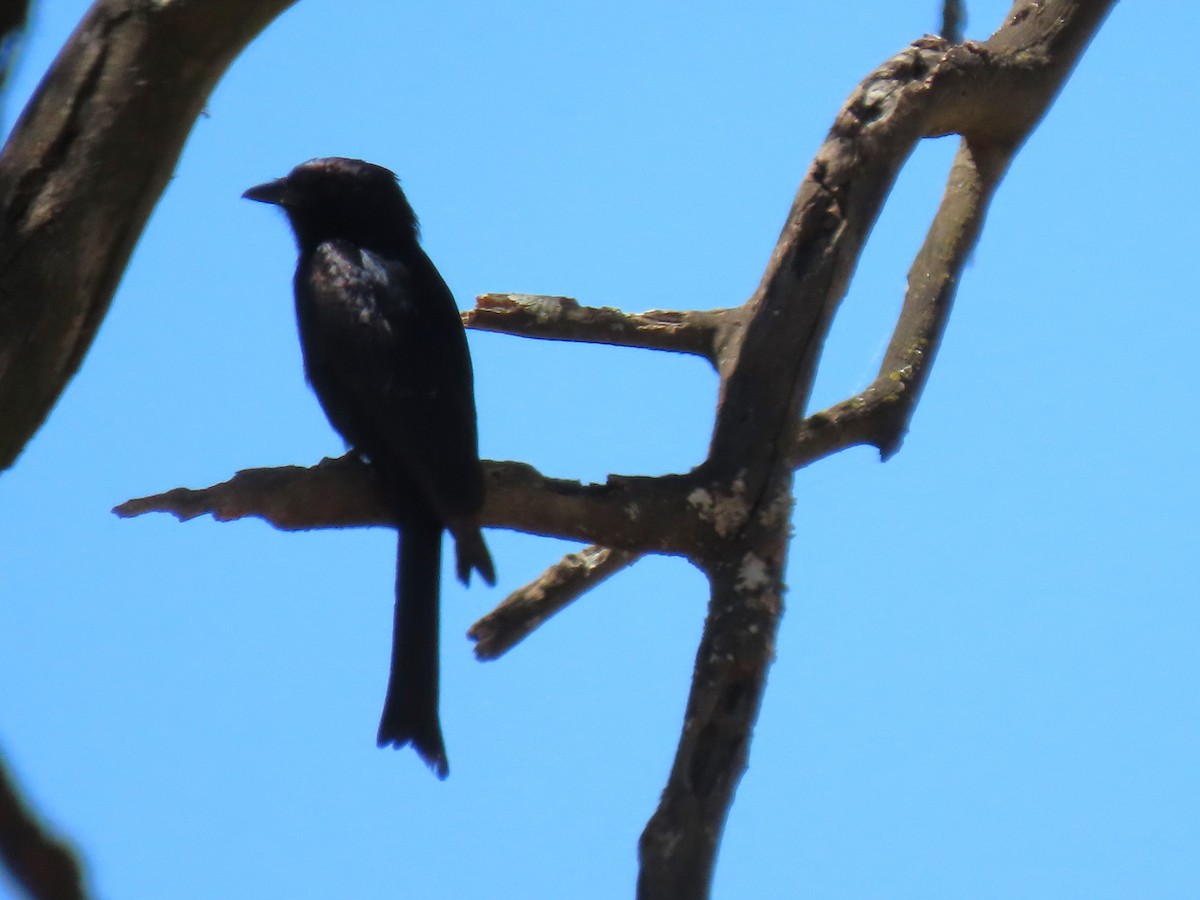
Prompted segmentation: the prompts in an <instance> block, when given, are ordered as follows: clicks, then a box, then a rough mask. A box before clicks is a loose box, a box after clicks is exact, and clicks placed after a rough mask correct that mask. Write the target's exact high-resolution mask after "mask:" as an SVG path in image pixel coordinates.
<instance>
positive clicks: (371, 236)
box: [242, 157, 496, 778]
mask: <svg viewBox="0 0 1200 900" xmlns="http://www.w3.org/2000/svg"><path fill="white" fill-rule="evenodd" d="M242 196H243V197H246V198H247V199H250V200H258V201H260V202H262V203H273V204H275V205H276V206H280V207H282V208H283V210H284V212H285V213H287V217H288V221H289V222H290V223H291V226H292V230H293V231H294V232H295V235H296V243H297V244H298V245H299V249H300V258H299V261H298V262H297V265H296V276H295V280H294V287H295V295H296V321H297V324H298V325H299V329H300V345H301V348H302V349H303V352H304V369H305V373H306V374H307V376H308V383H309V384H310V385H312V389H313V391H315V392H316V395H317V399H318V400H320V401H321V406H322V407H323V408H324V410H325V415H326V416H327V417H328V418H329V422H330V424H331V425H333V427H334V428H335V429H337V431H338V432H339V433H340V434H341V435H342V437H343V438H344V439H345V440H346V442H347V443H348V444H349V445H350V446H351V447H352V448H353V449H354V451H356V452H357V453H359V454H360V455H361V456H363V457H365V458H366V460H367V461H368V462H369V463H370V465H371V467H372V468H373V469H374V471H375V473H376V474H377V476H378V478H379V481H380V483H381V485H382V487H383V490H384V491H386V493H387V495H388V496H389V497H390V498H391V500H392V502H393V504H394V509H395V515H396V522H397V525H398V528H399V532H400V538H399V550H398V559H397V563H396V611H395V621H394V627H393V633H392V665H391V673H390V676H389V678H388V687H387V696H386V698H385V700H384V704H383V716H382V718H381V720H380V722H379V735H378V744H379V746H381V747H384V746H387V745H389V744H390V745H393V746H396V747H403V746H404V745H405V744H408V743H411V744H412V745H413V747H414V748H415V749H416V751H417V753H419V754H420V756H421V758H422V759H423V760H424V761H425V762H426V763H427V764H428V765H429V766H430V768H432V769H433V770H434V772H436V773H437V775H438V777H439V778H445V777H446V775H447V774H448V773H449V771H450V767H449V764H448V763H447V761H446V748H445V745H444V744H443V742H442V729H441V725H440V724H439V722H438V592H439V583H440V580H441V553H442V549H441V548H442V531H443V529H447V530H449V531H450V532H451V533H452V534H453V535H454V539H455V546H456V550H457V564H458V577H459V579H461V580H462V582H463V583H464V584H465V583H466V582H467V581H468V579H469V577H470V573H471V570H472V569H474V570H476V571H478V572H479V574H480V575H481V576H483V579H484V580H485V581H486V582H487V583H488V584H495V581H496V575H495V570H494V569H493V567H492V559H491V556H490V555H489V554H488V550H487V546H486V545H485V544H484V542H483V535H482V533H481V532H480V530H479V521H478V516H479V511H480V509H481V508H482V507H483V494H484V486H483V469H482V467H481V465H480V462H479V442H478V438H477V435H476V425H475V394H474V386H473V378H472V373H471V357H470V355H469V353H468V351H467V339H466V334H465V333H464V331H463V326H462V320H461V319H460V318H459V314H458V307H457V306H456V305H455V303H454V297H453V296H452V295H451V294H450V289H449V288H448V287H446V283H445V281H443V280H442V276H441V275H440V274H438V270H437V269H436V268H434V265H433V263H432V262H430V260H429V257H428V256H426V255H425V251H423V250H422V249H421V247H420V244H419V243H418V238H419V229H418V226H417V218H416V216H415V215H414V214H413V211H412V207H411V206H409V204H408V199H407V198H406V197H405V196H404V192H403V191H401V190H400V185H399V184H398V182H397V181H396V176H395V175H394V174H393V173H392V172H390V171H388V170H387V169H385V168H383V167H381V166H376V165H373V164H371V163H368V162H363V161H362V160H358V159H342V158H340V157H332V158H329V159H314V160H310V161H308V162H306V163H302V164H300V165H298V166H296V168H294V169H292V171H291V172H290V173H289V174H288V175H287V176H286V177H284V178H280V179H278V180H277V181H271V182H268V183H267V184H260V185H258V186H257V187H252V188H250V190H248V191H246V193H244V194H243V195H242Z"/></svg>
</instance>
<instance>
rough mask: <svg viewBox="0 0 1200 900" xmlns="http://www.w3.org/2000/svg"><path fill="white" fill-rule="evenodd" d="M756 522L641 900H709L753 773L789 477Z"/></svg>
mask: <svg viewBox="0 0 1200 900" xmlns="http://www.w3.org/2000/svg"><path fill="white" fill-rule="evenodd" d="M771 488H772V496H773V497H774V501H773V502H772V503H770V504H768V506H767V508H768V509H769V510H770V512H769V514H765V515H763V516H760V517H758V518H757V519H756V520H755V521H754V522H753V523H751V524H750V526H749V527H748V528H747V529H746V530H745V531H744V532H742V534H741V535H740V537H739V540H737V541H732V542H730V544H729V545H728V546H727V547H726V548H725V549H726V552H725V553H724V554H722V557H721V560H720V561H719V562H716V563H713V564H708V565H706V571H707V574H708V577H709V585H710V590H711V594H710V599H709V604H708V615H707V617H706V619H705V622H704V634H703V637H702V638H701V640H700V646H699V648H698V649H697V651H696V664H695V669H694V671H693V674H692V687H691V693H690V694H689V696H688V703H687V710H686V711H685V713H684V721H683V730H682V733H681V735H680V738H679V746H678V749H677V750H676V753H675V762H674V764H673V765H672V767H671V775H670V778H669V779H668V781H667V786H666V788H665V789H664V790H663V793H662V797H661V799H660V800H659V805H658V809H657V810H656V811H655V813H654V815H653V816H652V817H651V819H650V821H649V823H648V824H647V825H646V828H645V830H644V831H643V832H642V837H641V841H640V843H639V846H638V851H639V852H638V856H639V860H640V863H641V870H640V873H639V877H638V897H639V900H668V898H669V900H704V898H706V897H708V891H709V883H710V882H711V879H712V872H713V866H714V864H715V861H716V851H717V846H718V844H719V842H720V839H721V832H722V830H723V829H724V825H725V819H726V817H727V816H728V814H729V808H730V806H731V805H732V803H733V794H734V791H735V790H736V788H737V784H738V781H739V780H740V779H741V777H742V774H743V773H744V772H745V769H746V764H747V760H748V758H749V753H750V736H751V732H752V731H753V729H754V723H755V721H756V720H757V719H758V710H759V707H760V705H761V703H762V696H763V690H764V688H765V687H766V675H767V669H768V668H770V665H771V661H772V660H773V659H774V656H775V638H776V634H777V633H778V630H779V621H780V618H781V616H782V612H783V572H784V568H785V566H786V563H787V547H788V538H789V536H790V522H791V511H792V503H791V489H790V488H791V478H790V475H788V474H784V475H782V476H781V477H777V478H776V479H775V480H774V482H773V484H772V486H771Z"/></svg>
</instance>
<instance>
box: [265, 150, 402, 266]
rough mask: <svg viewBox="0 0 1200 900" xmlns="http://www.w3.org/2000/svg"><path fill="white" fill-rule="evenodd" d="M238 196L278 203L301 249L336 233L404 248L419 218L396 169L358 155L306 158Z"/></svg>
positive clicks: (384, 246) (362, 241)
mask: <svg viewBox="0 0 1200 900" xmlns="http://www.w3.org/2000/svg"><path fill="white" fill-rule="evenodd" d="M242 196H243V197H245V198H246V199H247V200H257V201H259V202H260V203H271V204H274V205H275V206H279V207H281V208H282V209H283V211H284V212H286V213H287V217H288V220H289V221H290V222H291V224H292V230H293V231H295V232H296V240H297V241H298V242H299V244H300V248H301V250H304V249H306V248H312V247H315V246H316V245H317V244H319V243H321V242H322V241H327V240H334V239H339V238H340V239H343V240H349V241H352V242H354V243H355V244H358V245H360V246H364V247H368V248H371V249H375V250H380V251H384V252H386V251H402V250H403V249H405V248H406V247H409V246H412V245H414V244H415V243H416V241H417V238H418V227H417V217H416V215H414V213H413V211H412V207H411V206H409V205H408V198H406V197H405V196H404V192H403V191H402V190H400V184H399V183H398V182H397V180H396V176H395V174H393V173H392V172H391V171H389V170H388V169H385V168H383V166H377V165H375V164H373V163H369V162H364V161H363V160H361V159H345V158H343V157H340V156H331V157H327V158H324V159H310V160H309V161H308V162H305V163H301V164H300V165H298V166H296V168H294V169H292V171H291V172H289V173H288V174H287V175H285V176H284V177H283V178H278V179H276V180H275V181H268V182H267V183H266V184H260V185H256V186H255V187H252V188H250V190H248V191H246V192H245V193H244V194H242Z"/></svg>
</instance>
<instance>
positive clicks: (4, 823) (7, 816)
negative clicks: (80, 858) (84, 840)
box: [0, 765, 84, 900]
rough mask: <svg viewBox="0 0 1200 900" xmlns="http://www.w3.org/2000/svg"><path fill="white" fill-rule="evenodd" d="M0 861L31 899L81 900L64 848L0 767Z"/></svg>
mask: <svg viewBox="0 0 1200 900" xmlns="http://www.w3.org/2000/svg"><path fill="white" fill-rule="evenodd" d="M0 860H3V862H4V866H5V868H6V869H8V871H9V873H10V874H11V875H12V877H13V880H14V881H16V883H17V884H19V885H20V886H21V887H22V888H23V889H24V890H25V891H26V892H27V893H28V894H29V896H30V897H32V898H34V900H82V898H83V896H84V893H83V876H82V875H81V874H80V871H79V863H78V862H76V860H75V856H74V854H73V853H72V852H71V851H70V849H68V848H67V847H66V845H64V844H62V843H60V842H58V841H56V840H54V838H52V837H50V835H48V834H47V833H46V832H45V831H44V830H43V829H42V827H41V825H40V824H38V821H37V817H36V816H34V814H33V812H32V811H31V810H30V809H29V807H27V806H26V805H25V803H24V802H22V800H21V798H20V796H18V794H17V789H16V786H15V785H14V784H13V782H12V780H11V779H10V778H9V776H8V773H7V772H6V771H5V770H4V767H3V765H0Z"/></svg>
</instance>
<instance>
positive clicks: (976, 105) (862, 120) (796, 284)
mask: <svg viewBox="0 0 1200 900" xmlns="http://www.w3.org/2000/svg"><path fill="white" fill-rule="evenodd" d="M1112 2H1113V0H1100V2H1098V0H1086V2H1085V0H1046V2H1042V3H1036V4H1025V3H1018V4H1017V5H1016V6H1015V7H1014V12H1013V13H1012V14H1011V15H1010V17H1009V19H1008V20H1007V21H1006V23H1005V25H1004V26H1003V27H1002V28H1001V29H1000V30H999V31H998V32H997V33H996V34H995V35H994V36H993V37H992V38H991V39H989V40H988V41H987V42H986V43H984V44H970V43H968V44H963V45H958V46H950V45H949V44H947V42H946V41H944V40H941V39H939V38H923V39H922V40H919V41H917V42H916V43H914V44H913V45H912V46H911V47H909V48H908V49H906V50H905V51H903V52H902V53H900V54H898V55H897V56H895V57H893V58H892V59H891V60H889V61H888V62H886V63H885V64H884V65H882V66H881V67H879V68H878V69H877V70H876V71H875V72H874V73H872V74H871V75H870V76H869V77H868V78H867V79H865V80H864V81H863V82H862V84H860V85H859V86H858V88H857V89H855V91H854V92H853V93H852V94H851V96H850V98H849V100H848V101H847V103H846V105H845V106H844V107H843V108H842V110H841V112H840V113H839V114H838V116H837V119H836V120H835V122H834V125H833V128H832V129H831V130H830V132H829V136H828V137H827V138H826V140H825V142H824V144H822V146H821V148H820V149H819V150H818V151H817V154H816V157H815V159H814V161H813V163H812V165H811V167H810V168H809V171H808V173H807V174H806V175H805V178H804V181H803V182H802V183H801V185H800V189H799V191H798V192H797V195H796V199H795V201H794V203H793V204H792V209H791V212H790V214H789V216H788V220H787V222H786V224H785V225H784V228H783V233H782V235H781V236H780V239H779V242H778V244H777V245H776V247H775V250H774V252H773V253H772V255H771V260H770V262H769V264H768V266H767V271H766V273H765V274H764V276H763V279H762V282H761V283H760V285H759V287H758V289H757V291H756V292H755V294H754V296H752V297H751V299H750V300H749V301H748V307H749V308H750V310H751V312H752V315H751V318H750V319H749V321H748V322H747V325H746V328H745V331H744V339H743V340H742V341H741V342H740V344H739V345H737V346H730V347H729V348H728V350H727V353H726V354H724V355H723V356H722V358H721V360H720V361H719V368H720V370H721V372H722V374H723V375H724V376H726V377H725V379H724V382H723V391H722V394H721V403H720V407H719V409H718V412H717V419H716V425H715V427H714V430H713V439H712V446H711V449H710V453H709V459H708V461H707V462H706V463H705V469H706V471H707V473H708V474H709V475H710V476H711V477H712V478H713V479H714V480H717V481H725V482H728V481H730V480H732V478H733V477H734V476H735V474H736V473H737V472H738V471H745V472H747V475H746V478H747V487H748V490H749V492H750V494H751V495H752V496H756V495H758V494H759V492H760V491H761V490H762V489H763V485H764V484H765V483H766V480H767V479H768V478H769V473H770V470H771V466H772V465H773V464H774V463H775V462H777V461H779V460H780V458H781V457H785V458H786V457H787V456H789V455H790V454H791V449H790V448H791V447H792V446H794V443H793V442H792V441H790V440H789V439H788V435H789V433H794V430H795V429H796V428H797V427H798V423H796V422H795V416H796V415H797V413H798V411H799V410H801V409H803V407H804V406H805V405H806V404H807V401H808V396H809V392H810V389H811V385H812V381H813V374H814V372H815V368H816V363H817V359H818V357H819V355H820V351H821V348H822V347H823V345H824V341H825V336H826V334H827V332H828V328H829V324H830V323H831V321H832V318H833V313H834V312H835V310H836V308H837V305H838V304H839V303H840V302H841V299H842V297H843V296H844V294H845V291H846V287H847V285H848V283H849V278H850V275H851V273H852V272H853V270H854V266H855V264H856V263H857V260H858V257H859V254H860V253H861V251H862V247H863V243H864V242H865V240H866V237H867V235H868V234H869V232H870V230H871V227H872V225H873V224H874V222H875V219H876V217H877V216H878V213H879V210H880V209H881V208H882V204H883V201H884V199H885V198H886V196H887V194H888V192H889V191H890V189H891V186H892V183H893V182H894V180H895V177H896V174H897V173H898V171H899V169H900V167H901V165H902V164H903V162H904V161H905V160H906V159H907V158H908V155H909V154H910V153H911V151H912V148H913V146H914V145H915V143H916V141H917V140H919V139H920V138H921V137H925V136H940V135H943V134H947V133H952V132H957V133H960V134H963V135H964V136H965V137H966V138H967V139H968V141H969V143H970V145H971V147H972V148H973V150H979V148H983V147H1007V148H1010V149H1011V148H1016V147H1018V146H1020V144H1021V142H1022V141H1023V140H1024V139H1025V137H1026V136H1027V135H1028V133H1029V131H1030V130H1032V128H1033V127H1034V126H1035V125H1036V124H1037V122H1038V121H1039V120H1040V119H1041V117H1042V115H1043V114H1044V113H1045V111H1046V109H1047V108H1048V106H1049V104H1050V102H1051V101H1052V100H1053V98H1054V97H1055V96H1056V95H1057V93H1058V91H1059V89H1060V88H1061V86H1062V84H1063V82H1064V81H1065V79H1066V77H1067V75H1068V74H1069V73H1070V71H1071V69H1072V68H1073V66H1074V64H1075V62H1076V60H1077V59H1078V55H1079V53H1080V52H1082V50H1083V47H1084V46H1086V44H1087V42H1088V40H1090V38H1091V36H1092V35H1093V34H1094V32H1095V29H1096V28H1098V27H1099V24H1100V22H1101V21H1102V20H1103V18H1104V16H1105V15H1106V14H1107V12H1108V10H1109V8H1111V6H1112ZM781 442H782V443H781Z"/></svg>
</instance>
